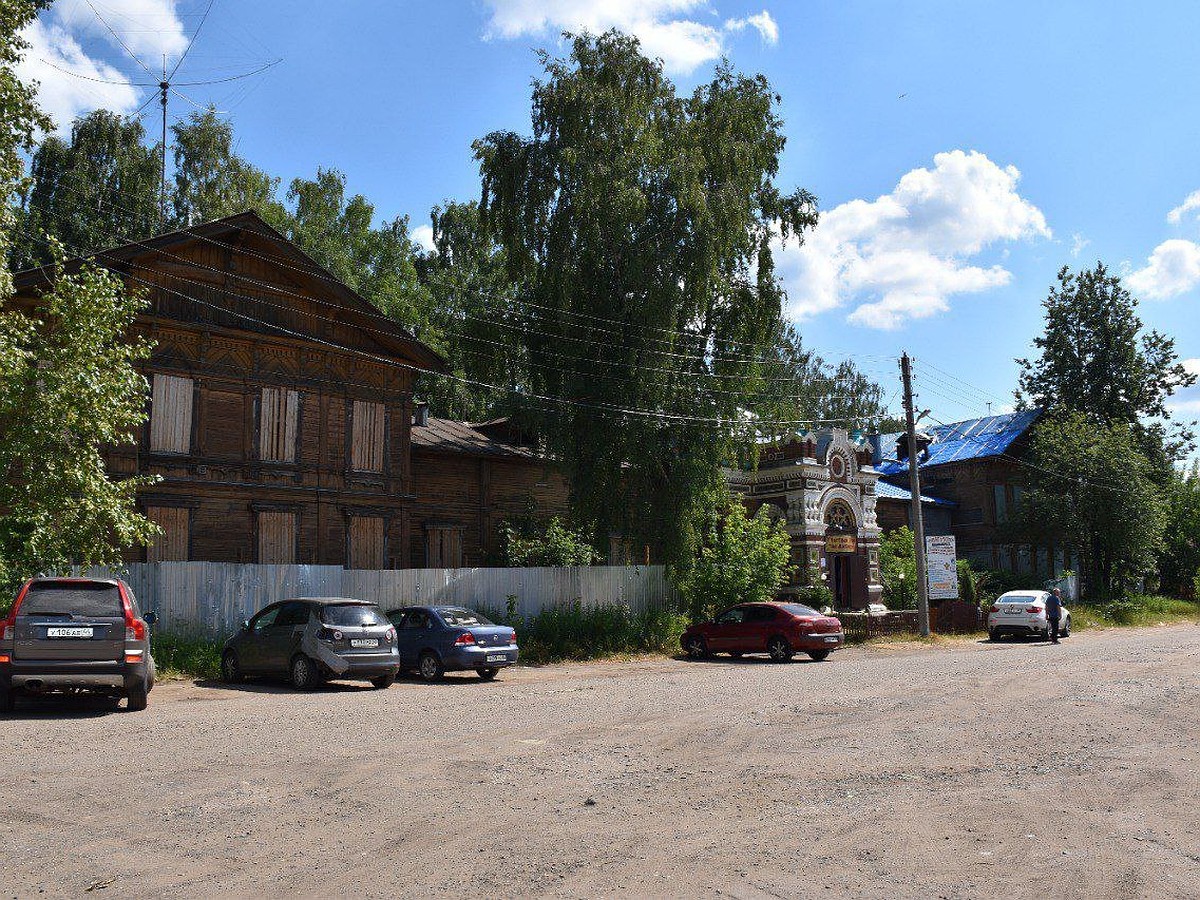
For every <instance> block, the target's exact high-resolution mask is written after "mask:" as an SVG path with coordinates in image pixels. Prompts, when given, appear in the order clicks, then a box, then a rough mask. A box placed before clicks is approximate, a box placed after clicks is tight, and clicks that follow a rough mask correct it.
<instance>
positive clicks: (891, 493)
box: [875, 480, 957, 506]
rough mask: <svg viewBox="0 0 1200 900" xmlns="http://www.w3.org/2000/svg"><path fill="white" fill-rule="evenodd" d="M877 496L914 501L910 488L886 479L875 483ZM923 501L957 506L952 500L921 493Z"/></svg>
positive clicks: (935, 504)
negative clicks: (899, 485)
mask: <svg viewBox="0 0 1200 900" xmlns="http://www.w3.org/2000/svg"><path fill="white" fill-rule="evenodd" d="M875 496H877V497H883V498H885V499H887V500H903V501H905V502H906V503H910V502H912V491H910V490H909V489H908V488H902V487H896V485H894V484H890V483H889V482H886V481H882V480H881V481H877V482H876V483H875ZM921 502H922V503H932V504H933V505H934V506H955V505H957V504H955V503H954V502H953V501H952V500H943V499H941V498H940V497H929V496H926V495H924V494H922V495H921Z"/></svg>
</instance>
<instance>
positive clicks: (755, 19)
mask: <svg viewBox="0 0 1200 900" xmlns="http://www.w3.org/2000/svg"><path fill="white" fill-rule="evenodd" d="M746 27H750V28H754V29H755V30H757V31H758V33H759V36H760V37H762V39H763V41H764V42H765V43H767V44H770V45H771V46H772V47H773V46H775V45H776V44H778V43H779V23H778V22H776V21H775V19H774V18H773V17H772V16H771V14H770V13H769V12H767V10H765V9H764V10H763V11H762V12H760V13H758V14H757V15H753V16H746V18H744V19H729V20H728V21H726V23H725V30H726V31H741V30H742V29H743V28H746Z"/></svg>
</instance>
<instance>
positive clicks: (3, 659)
mask: <svg viewBox="0 0 1200 900" xmlns="http://www.w3.org/2000/svg"><path fill="white" fill-rule="evenodd" d="M10 662H12V657H10V656H9V655H8V654H7V653H0V663H10Z"/></svg>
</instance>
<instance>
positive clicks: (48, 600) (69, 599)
mask: <svg viewBox="0 0 1200 900" xmlns="http://www.w3.org/2000/svg"><path fill="white" fill-rule="evenodd" d="M20 612H21V615H23V616H50V615H54V614H55V613H57V614H59V615H70V616H104V617H117V618H120V617H122V616H124V615H125V605H124V604H123V603H122V602H121V592H120V590H119V589H118V588H117V586H116V585H115V584H103V583H101V582H86V581H85V582H78V581H40V582H34V583H33V584H31V585H30V586H29V592H28V593H27V594H26V595H25V599H24V600H23V601H21V610H20Z"/></svg>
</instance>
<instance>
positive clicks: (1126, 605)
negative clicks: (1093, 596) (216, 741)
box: [1071, 594, 1200, 628]
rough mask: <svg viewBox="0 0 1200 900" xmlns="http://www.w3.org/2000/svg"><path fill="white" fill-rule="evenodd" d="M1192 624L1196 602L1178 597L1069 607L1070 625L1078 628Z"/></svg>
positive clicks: (1199, 607) (1197, 614)
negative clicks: (1161, 623)
mask: <svg viewBox="0 0 1200 900" xmlns="http://www.w3.org/2000/svg"><path fill="white" fill-rule="evenodd" d="M1195 621H1200V602H1197V601H1194V600H1183V599H1180V598H1179V597H1163V596H1158V595H1146V594H1131V595H1129V596H1128V597H1122V598H1120V599H1116V600H1110V601H1108V602H1107V603H1097V604H1088V603H1080V604H1077V605H1075V606H1072V607H1071V622H1072V625H1073V626H1075V627H1082V628H1088V627H1095V626H1099V627H1105V626H1108V627H1112V626H1135V627H1136V626H1144V625H1157V624H1159V623H1160V622H1163V623H1171V622H1195Z"/></svg>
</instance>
